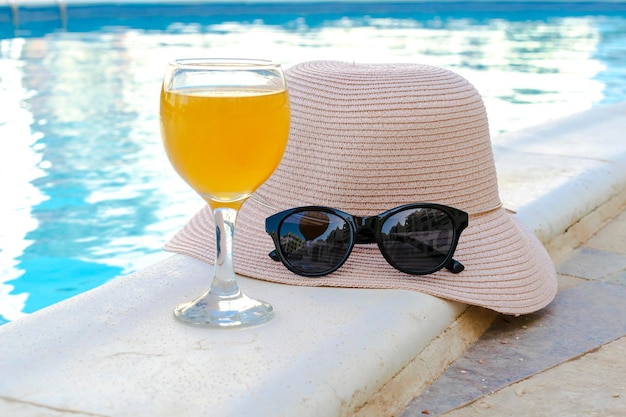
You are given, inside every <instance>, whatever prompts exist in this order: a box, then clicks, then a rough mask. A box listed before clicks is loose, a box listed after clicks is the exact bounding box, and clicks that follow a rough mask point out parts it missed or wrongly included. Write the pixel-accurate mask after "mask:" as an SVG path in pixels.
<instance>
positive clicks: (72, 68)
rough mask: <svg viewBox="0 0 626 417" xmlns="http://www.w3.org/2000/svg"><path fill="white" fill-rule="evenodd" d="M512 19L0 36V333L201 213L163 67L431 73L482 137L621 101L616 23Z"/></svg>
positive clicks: (332, 18)
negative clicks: (308, 64)
mask: <svg viewBox="0 0 626 417" xmlns="http://www.w3.org/2000/svg"><path fill="white" fill-rule="evenodd" d="M259 13H260V12H259ZM514 17H515V18H514V19H508V18H507V17H506V16H504V15H498V16H495V17H492V18H489V17H477V16H476V15H471V16H469V15H468V16H464V15H463V14H462V13H455V14H450V15H440V14H437V13H431V14H424V15H423V16H419V18H418V17H415V18H407V17H403V15H402V13H401V12H397V13H394V14H393V15H385V13H384V12H377V13H370V14H368V15H367V16H365V15H358V14H356V13H354V12H351V13H349V14H345V13H344V14H342V13H339V14H336V15H333V14H332V13H331V14H327V15H315V16H308V17H307V16H298V14H297V13H296V12H293V13H292V14H291V15H289V14H285V15H282V17H281V18H280V19H278V18H273V17H272V16H263V15H260V16H256V17H253V16H250V15H248V16H245V19H244V20H245V21H241V19H238V18H237V16H228V17H227V18H222V19H216V18H215V17H212V18H210V19H209V17H206V18H202V16H200V17H198V16H192V17H190V16H179V17H174V18H172V17H169V18H167V19H166V18H159V19H157V20H158V22H159V24H160V25H161V27H158V28H155V27H150V28H142V27H138V26H137V25H136V23H133V24H132V25H131V24H130V23H129V22H128V21H123V20H120V21H107V22H99V23H98V24H97V25H96V24H94V25H93V27H98V28H99V30H98V31H95V32H90V31H85V30H84V28H83V27H81V28H74V27H73V23H72V21H71V20H70V21H69V24H68V30H67V31H48V32H47V33H41V34H37V33H35V32H32V31H31V32H29V33H27V32H28V31H25V30H24V29H21V30H22V33H19V32H18V35H23V36H26V37H15V38H5V39H0V97H1V98H2V99H1V100H0V193H1V195H2V196H3V197H2V202H0V222H2V223H1V227H0V323H2V322H3V321H7V320H14V319H16V318H18V317H20V316H21V315H23V314H24V313H28V312H32V311H35V310H37V309H40V308H42V307H45V306H47V305H49V304H52V303H55V302H57V301H60V300H62V299H65V298H67V297H69V296H72V295H74V294H77V293H80V292H83V291H85V290H87V289H90V288H93V287H95V286H98V285H100V284H102V283H104V282H106V281H107V280H110V279H111V278H113V277H115V276H117V275H120V274H125V273H129V272H131V271H133V270H135V269H137V268H139V267H142V266H145V265H146V264H148V263H150V262H152V261H153V260H154V259H155V258H154V256H158V257H161V256H162V254H161V253H160V248H161V246H162V245H163V243H164V242H165V241H166V239H167V238H168V236H171V235H172V234H173V233H174V232H175V231H176V230H177V229H178V228H179V227H181V226H182V225H183V224H184V222H185V220H186V219H187V218H188V217H189V216H191V215H192V214H193V213H194V212H195V211H196V210H197V209H199V208H200V207H201V206H202V201H201V200H200V198H199V197H196V196H195V195H194V194H193V193H192V191H191V190H190V189H189V188H188V187H187V186H186V185H185V184H183V183H182V181H181V180H180V179H179V178H178V177H177V176H176V175H175V174H174V173H173V170H172V169H171V167H170V165H169V163H168V162H167V160H166V157H165V155H164V154H163V151H162V149H161V142H160V137H159V130H158V120H157V114H158V113H157V110H158V109H157V107H158V94H159V87H160V86H159V83H160V79H161V76H162V71H163V69H164V67H165V62H166V60H167V59H168V58H171V57H175V56H186V55H207V54H210V55H214V56H234V55H238V56H251V57H262V58H270V59H274V60H277V61H281V62H283V63H284V64H285V66H286V67H288V66H290V65H292V64H294V63H296V62H299V61H304V60H309V59H340V60H349V61H351V60H354V61H361V62H393V61H395V62H405V61H412V62H424V63H429V64H433V65H439V66H443V67H446V68H449V69H452V70H454V71H457V72H458V73H460V74H462V75H463V76H465V77H466V78H468V79H469V80H470V81H471V82H472V83H473V84H474V85H475V86H476V87H477V88H478V90H479V91H480V92H481V93H482V94H483V96H484V99H485V103H486V106H487V110H488V113H489V117H490V124H491V130H492V132H493V133H498V132H503V131H509V130H515V129H519V128H522V127H525V126H529V125H533V124H536V123H540V122H542V121H545V120H547V119H551V118H555V117H559V116H562V115H565V114H570V113H573V112H576V111H580V110H585V109H588V108H590V107H592V106H594V105H597V104H600V103H608V102H617V101H624V100H626V91H625V87H624V84H625V83H624V81H625V79H626V59H625V57H626V18H624V17H619V16H569V17H567V16H553V17H542V16H534V15H530V14H528V15H523V16H521V15H519V14H518V15H515V16H514ZM0 20H1V19H0ZM145 20H146V19H144V21H145ZM1 24H4V23H1ZM81 25H83V26H88V24H87V22H86V21H82V22H81ZM128 26H132V27H131V28H128ZM0 33H2V32H0Z"/></svg>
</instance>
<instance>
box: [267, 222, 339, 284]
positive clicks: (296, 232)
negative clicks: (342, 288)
mask: <svg viewBox="0 0 626 417" xmlns="http://www.w3.org/2000/svg"><path fill="white" fill-rule="evenodd" d="M279 238H280V247H281V251H282V253H283V257H284V258H285V260H286V261H287V262H288V263H289V264H290V266H291V267H292V268H293V270H295V271H296V272H297V273H301V274H303V275H313V276H315V275H324V274H326V273H329V272H332V271H333V270H334V269H336V268H337V267H338V266H340V265H341V264H342V263H343V261H344V260H345V258H346V256H347V254H348V252H349V250H350V245H351V237H350V226H349V225H348V223H347V222H346V221H345V220H344V219H342V218H341V217H339V216H337V215H335V214H333V213H329V212H324V211H302V212H298V213H295V214H292V215H290V216H289V217H287V218H286V219H285V220H284V221H283V222H282V224H281V226H280V230H279Z"/></svg>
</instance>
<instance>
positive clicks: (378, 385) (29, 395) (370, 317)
mask: <svg viewBox="0 0 626 417" xmlns="http://www.w3.org/2000/svg"><path fill="white" fill-rule="evenodd" d="M493 142H494V153H495V157H496V165H497V170H498V180H499V186H500V194H501V196H502V200H503V202H504V203H505V206H506V207H508V208H511V209H513V210H515V211H517V213H518V216H519V217H520V219H521V220H522V221H523V222H524V223H526V224H527V225H528V226H530V227H531V228H532V229H533V230H534V231H535V233H536V234H537V235H538V236H539V238H540V239H541V240H542V242H544V244H545V245H546V246H547V247H548V249H549V251H550V252H551V254H552V255H553V257H555V258H558V257H559V256H562V255H563V254H565V253H566V252H567V251H568V250H571V249H572V248H573V247H575V246H576V245H577V244H578V242H580V241H582V240H585V239H586V238H587V237H588V236H589V234H590V233H593V232H594V231H595V230H597V229H598V227H599V225H600V224H602V222H604V221H605V220H607V219H608V218H610V217H611V216H613V215H615V214H616V213H618V212H619V211H620V209H622V208H623V207H624V204H626V103H621V104H615V105H609V106H604V107H599V108H596V109H593V110H589V111H587V112H584V113H580V114H576V115H573V116H570V117H567V118H564V119H560V120H554V121H552V122H548V123H545V124H542V125H539V126H536V127H533V128H530V129H525V130H523V131H519V132H514V133H509V134H505V135H501V136H498V137H496V138H494V140H493ZM210 269H211V267H210V266H208V265H206V264H203V263H201V262H199V261H196V260H193V259H191V258H188V257H185V256H182V255H175V256H172V257H171V258H168V259H166V260H165V261H163V262H160V263H158V264H156V265H154V266H151V267H149V268H146V269H144V270H141V271H139V272H137V273H134V274H132V275H129V276H125V277H120V278H117V279H115V280H113V281H112V282H110V283H108V284H105V285H103V286H101V287H99V288H96V289H94V290H92V291H89V292H87V293H84V294H81V295H79V296H76V297H74V298H71V299H69V300H66V301H64V302H61V303H59V304H56V305H53V306H51V307H49V308H46V309H44V310H41V311H39V312H37V313H34V314H32V315H30V316H28V317H25V318H23V319H19V320H17V321H15V322H12V323H8V324H6V325H3V326H1V327H0V375H1V377H0V415H2V416H13V417H23V416H38V415H46V416H66V415H67V416H69V415H71V416H116V417H117V416H151V417H157V416H168V417H170V416H220V417H224V416H228V417H237V416H255V417H264V416H268V417H270V416H271V417H279V416H298V417H308V416H310V417H319V416H324V417H334V416H349V415H356V416H376V417H381V416H387V415H393V414H394V413H396V412H398V411H400V410H402V409H403V408H404V407H405V406H406V404H407V403H408V401H409V400H410V399H411V398H412V397H413V396H415V395H417V394H418V393H419V392H420V391H421V390H422V389H423V388H424V387H426V386H428V384H429V383H430V382H431V381H432V380H434V379H435V378H436V377H437V376H439V375H440V374H441V373H442V372H443V370H444V369H445V367H446V366H447V364H449V363H450V362H451V361H452V360H454V359H455V358H456V357H458V356H459V355H460V354H461V353H462V352H463V351H464V350H465V348H466V347H467V346H468V345H469V344H470V343H471V342H472V341H474V340H475V339H476V338H477V337H479V336H480V335H481V334H482V332H484V330H485V329H486V328H487V327H488V325H489V323H490V322H491V320H492V319H493V318H494V317H495V313H492V312H490V311H488V310H483V309H479V308H473V307H469V308H468V307H467V306H465V305H463V304H459V303H455V302H449V301H444V300H440V299H437V298H435V297H431V296H427V295H423V294H420V293H417V292H409V291H395V290H360V289H354V290H353V289H338V288H305V287H292V286H284V285H277V284H272V283H268V282H261V281H256V280H251V279H246V278H241V280H240V284H241V286H242V288H243V289H244V291H247V292H248V293H250V294H251V295H254V296H256V297H260V298H263V299H265V300H268V301H270V302H271V303H272V304H273V305H274V307H275V309H276V311H277V314H276V317H275V318H274V319H273V320H272V321H270V322H269V323H267V324H265V325H262V326H259V327H253V328H247V329H241V330H211V329H205V328H195V327H190V326H186V325H183V324H181V323H179V322H178V321H175V319H174V318H173V316H172V308H173V306H174V305H175V304H177V303H179V302H180V301H182V300H186V299H189V298H190V297H193V296H195V295H198V294H199V293H200V292H201V291H203V290H204V289H205V287H206V286H207V285H208V282H207V281H208V278H207V277H208V275H209V273H210Z"/></svg>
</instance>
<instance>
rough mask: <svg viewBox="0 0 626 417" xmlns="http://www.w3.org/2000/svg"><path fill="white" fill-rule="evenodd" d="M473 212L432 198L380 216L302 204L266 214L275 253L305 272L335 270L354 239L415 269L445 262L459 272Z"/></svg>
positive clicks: (418, 272)
mask: <svg viewBox="0 0 626 417" xmlns="http://www.w3.org/2000/svg"><path fill="white" fill-rule="evenodd" d="M467 225H468V214H467V213H466V212H464V211H461V210H459V209H456V208H453V207H448V206H444V205H441V204H433V203H416V204H407V205H403V206H400V207H396V208H394V209H391V210H388V211H386V212H384V213H381V214H379V215H377V216H368V217H359V216H353V215H351V214H348V213H344V212H343V211H340V210H337V209H333V208H329V207H320V206H307V207H297V208H292V209H289V210H285V211H282V212H280V213H276V214H274V215H272V216H270V217H268V218H267V219H266V220H265V231H266V232H267V233H269V235H270V236H271V237H272V240H273V241H274V246H275V247H276V250H273V251H272V252H270V253H269V256H270V258H272V259H273V260H275V261H281V262H282V263H283V264H284V265H285V267H287V269H289V270H290V271H292V272H294V273H296V274H298V275H302V276H305V277H319V276H323V275H327V274H330V273H332V272H334V271H336V270H337V269H339V268H340V267H341V265H343V264H344V262H345V261H346V260H347V259H348V256H349V255H350V252H351V251H352V248H353V247H354V245H355V244H356V245H360V244H371V243H376V244H378V248H379V249H380V252H381V253H382V255H383V257H384V258H385V259H386V260H387V262H388V263H389V264H390V265H391V266H393V267H394V268H396V269H397V270H399V271H401V272H404V273H407V274H412V275H426V274H432V273H433V272H435V271H438V270H440V269H442V268H446V269H448V270H449V271H451V272H453V273H455V274H458V273H459V272H461V271H463V269H464V266H463V265H462V264H461V263H460V262H458V261H456V260H454V259H453V258H452V256H453V255H454V251H455V249H456V246H457V244H458V242H459V237H460V236H461V232H462V231H463V229H465V228H466V227H467Z"/></svg>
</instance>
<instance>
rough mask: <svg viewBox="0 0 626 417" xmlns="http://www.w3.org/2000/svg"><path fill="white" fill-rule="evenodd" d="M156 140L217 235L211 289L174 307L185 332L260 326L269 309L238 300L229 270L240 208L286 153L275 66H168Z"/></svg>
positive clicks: (208, 62) (206, 62) (218, 62)
mask: <svg viewBox="0 0 626 417" xmlns="http://www.w3.org/2000/svg"><path fill="white" fill-rule="evenodd" d="M160 113H161V114H160V115H161V134H162V137H163V144H164V147H165V151H166V153H167V155H168V157H169V160H170V162H171V163H172V165H173V167H174V169H175V170H176V171H177V172H178V174H179V175H180V176H181V177H182V178H183V179H184V180H185V181H186V182H187V183H188V184H189V185H190V186H191V187H192V188H193V189H194V190H195V191H196V192H197V193H198V194H199V195H200V196H201V197H202V198H203V199H204V200H205V201H206V202H207V203H208V205H209V207H210V209H211V212H212V213H213V218H214V220H215V227H216V229H215V230H216V257H215V264H214V265H215V266H214V269H213V279H212V282H211V286H210V288H209V289H208V290H207V291H206V292H205V293H204V294H202V295H201V296H199V297H198V298H196V299H195V300H193V301H190V302H187V303H183V304H180V305H179V306H177V307H176V308H175V309H174V315H175V316H176V317H177V318H178V319H180V320H182V321H184V322H186V323H190V324H196V325H208V326H214V327H238V326H247V325H255V324H260V323H264V322H266V321H267V320H269V319H271V318H272V316H273V315H274V310H273V308H272V306H271V305H270V304H268V303H266V302H264V301H260V300H255V299H252V298H250V297H248V296H247V295H245V294H243V293H242V292H241V290H240V289H239V286H238V285H237V280H236V278H235V272H234V267H233V238H234V228H235V220H236V218H237V213H238V211H239V209H240V208H241V205H242V204H243V203H244V202H245V201H246V200H247V199H248V197H250V195H252V193H253V192H254V191H255V190H256V189H257V188H258V187H259V186H260V185H261V184H263V183H264V182H265V181H266V180H267V178H269V176H270V175H271V174H272V173H273V172H274V170H275V169H276V167H277V166H278V164H279V163H280V160H281V158H282V156H283V153H284V151H285V147H286V146H287V137H288V135H289V122H290V109H289V98H288V94H287V87H286V83H285V76H284V74H283V71H282V68H281V66H280V64H277V63H274V62H271V61H265V60H256V59H226V58H224V59H221V58H184V59H176V60H173V61H171V62H170V63H169V64H168V66H167V69H166V72H165V76H164V78H163V86H162V90H161V110H160Z"/></svg>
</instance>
